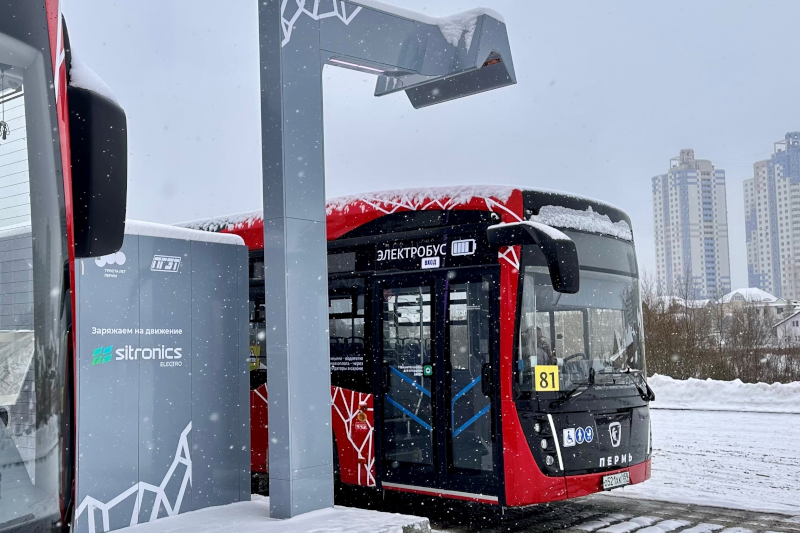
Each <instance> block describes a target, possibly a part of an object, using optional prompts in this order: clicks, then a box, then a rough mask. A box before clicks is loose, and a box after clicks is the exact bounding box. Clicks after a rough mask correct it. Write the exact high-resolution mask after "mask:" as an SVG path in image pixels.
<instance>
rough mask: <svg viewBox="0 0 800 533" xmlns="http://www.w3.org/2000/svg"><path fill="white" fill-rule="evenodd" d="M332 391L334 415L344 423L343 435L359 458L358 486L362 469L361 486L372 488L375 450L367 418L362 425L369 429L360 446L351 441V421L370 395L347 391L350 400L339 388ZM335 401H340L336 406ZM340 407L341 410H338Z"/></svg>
mask: <svg viewBox="0 0 800 533" xmlns="http://www.w3.org/2000/svg"><path fill="white" fill-rule="evenodd" d="M333 389H334V392H333V408H334V409H335V410H336V413H337V414H338V415H339V418H341V419H342V422H344V429H345V433H346V434H347V440H349V441H350V444H351V445H352V446H353V449H354V450H355V451H356V452H358V458H359V465H358V484H359V485H362V478H361V471H362V469H363V471H364V479H363V481H364V483H363V484H365V485H366V486H368V487H374V486H375V475H374V473H373V471H372V468H373V466H374V465H375V449H374V448H373V446H372V424H371V423H370V421H369V417H367V419H366V420H364V421H363V423H365V424H367V426H368V428H369V429H368V431H367V434H366V436H365V437H364V440H363V441H362V442H361V444H356V442H355V441H354V440H353V420H355V419H356V417H357V416H358V413H359V411H361V408H360V407H359V406H360V405H361V404H366V403H367V402H368V401H369V399H370V398H371V397H372V395H371V394H364V393H361V392H355V391H347V392H349V393H350V398H349V399H348V398H347V395H346V394H345V391H344V389H342V388H341V387H334V388H333ZM337 399H341V402H340V404H339V405H337V403H336V400H337ZM340 405H341V409H340V408H339V407H340ZM342 410H344V412H342ZM367 411H372V408H367ZM364 414H366V413H364ZM362 461H363V462H362Z"/></svg>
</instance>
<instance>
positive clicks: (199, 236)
mask: <svg viewBox="0 0 800 533" xmlns="http://www.w3.org/2000/svg"><path fill="white" fill-rule="evenodd" d="M125 234H126V235H144V236H147V237H161V238H164V239H180V240H183V241H204V242H215V243H219V244H238V245H242V246H244V240H243V239H242V238H241V237H239V236H238V235H232V234H230V233H209V232H207V231H197V230H194V229H187V228H182V227H177V226H168V225H166V224H156V223H154V222H142V221H140V220H126V221H125Z"/></svg>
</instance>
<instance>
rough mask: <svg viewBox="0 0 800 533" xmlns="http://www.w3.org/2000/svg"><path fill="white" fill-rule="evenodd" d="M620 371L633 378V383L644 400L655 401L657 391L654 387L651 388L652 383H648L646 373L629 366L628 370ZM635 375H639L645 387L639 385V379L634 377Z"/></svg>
mask: <svg viewBox="0 0 800 533" xmlns="http://www.w3.org/2000/svg"><path fill="white" fill-rule="evenodd" d="M620 373H621V374H625V375H626V376H628V377H629V378H631V383H633V386H634V387H636V390H637V391H638V392H639V396H641V397H642V399H643V400H644V401H646V402H653V401H655V399H656V393H655V392H653V389H651V388H650V385H648V384H647V380H646V379H645V378H644V374H642V371H641V370H634V369H632V368H630V367H628V368H627V369H626V370H622V371H621V372H620ZM634 376H638V377H639V380H641V382H642V384H643V385H644V387H640V386H639V383H638V381H639V380H637V379H636V378H634Z"/></svg>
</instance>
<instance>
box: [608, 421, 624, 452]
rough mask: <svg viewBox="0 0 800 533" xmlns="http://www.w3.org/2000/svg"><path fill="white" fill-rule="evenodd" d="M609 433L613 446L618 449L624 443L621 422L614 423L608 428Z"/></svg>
mask: <svg viewBox="0 0 800 533" xmlns="http://www.w3.org/2000/svg"><path fill="white" fill-rule="evenodd" d="M608 431H609V433H611V446H613V447H614V448H616V447H617V446H619V443H620V442H622V424H620V423H619V422H612V423H611V424H609V426H608Z"/></svg>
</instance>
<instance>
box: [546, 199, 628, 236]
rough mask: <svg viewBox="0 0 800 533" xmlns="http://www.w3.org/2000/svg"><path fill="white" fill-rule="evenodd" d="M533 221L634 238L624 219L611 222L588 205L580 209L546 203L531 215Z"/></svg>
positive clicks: (606, 216)
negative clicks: (583, 209)
mask: <svg viewBox="0 0 800 533" xmlns="http://www.w3.org/2000/svg"><path fill="white" fill-rule="evenodd" d="M531 222H539V223H541V224H545V225H547V226H556V227H559V228H568V229H577V230H580V231H589V232H592V233H601V234H603V235H611V236H612V237H617V238H618V239H624V240H626V241H632V240H633V233H631V227H630V226H629V225H628V223H627V222H625V221H624V220H620V221H619V222H611V219H610V218H608V215H601V214H600V213H597V212H595V211H594V210H593V209H592V206H589V207H587V208H586V211H579V210H577V209H570V208H569V207H562V206H560V205H545V206H542V208H541V209H540V210H539V214H538V215H533V216H531Z"/></svg>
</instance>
